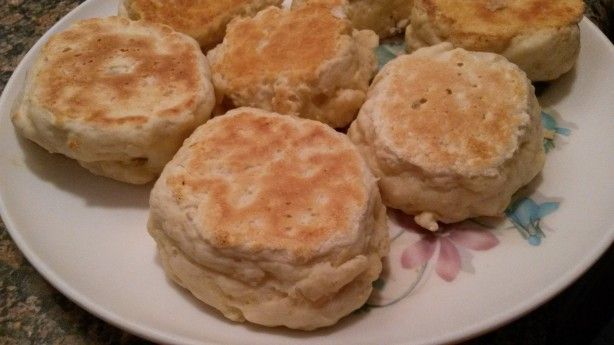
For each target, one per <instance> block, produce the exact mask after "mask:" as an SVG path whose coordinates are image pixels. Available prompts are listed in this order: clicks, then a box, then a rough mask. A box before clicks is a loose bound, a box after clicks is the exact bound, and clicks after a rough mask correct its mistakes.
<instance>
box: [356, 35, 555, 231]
mask: <svg viewBox="0 0 614 345" xmlns="http://www.w3.org/2000/svg"><path fill="white" fill-rule="evenodd" d="M348 135H349V137H350V139H351V140H352V141H353V142H354V143H355V144H356V145H358V147H359V149H360V150H361V152H362V154H363V156H364V157H365V158H366V160H367V162H368V164H369V166H370V167H371V169H372V171H373V172H374V174H375V176H376V177H378V178H379V187H380V191H381V194H382V199H383V201H384V204H385V205H386V206H389V207H392V208H396V209H399V210H402V211H403V212H405V213H407V214H410V215H415V220H416V222H417V223H418V224H420V225H422V226H423V227H425V228H428V229H430V230H436V229H437V228H438V225H437V222H436V221H442V222H444V223H452V222H459V221H462V220H464V219H467V218H470V217H478V216H500V215H502V213H503V211H504V210H505V208H506V207H507V206H508V204H509V203H510V200H511V197H512V194H514V193H515V192H516V191H517V190H518V189H519V188H520V187H522V186H524V185H525V184H527V183H528V182H530V181H531V180H532V179H533V178H534V177H535V176H536V175H537V174H538V173H539V172H540V171H541V169H542V167H543V165H544V148H543V136H542V128H541V122H540V107H539V104H538V102H537V99H536V97H535V94H534V89H533V86H532V85H531V83H530V81H529V80H528V79H527V78H526V76H525V74H524V72H522V71H521V70H520V69H519V68H518V67H517V66H516V65H514V64H512V63H510V62H508V61H507V60H506V59H505V58H503V57H502V56H500V55H496V54H493V53H483V52H469V51H466V50H463V49H461V48H457V49H452V45H451V44H449V43H442V44H440V45H437V46H433V47H428V48H422V49H419V50H417V51H416V52H415V53H413V54H410V55H402V56H400V57H397V58H396V59H394V60H392V61H391V62H389V63H388V64H386V65H385V66H384V68H383V69H382V70H381V71H380V72H379V73H378V75H377V76H376V77H375V79H374V81H373V84H372V85H371V88H370V90H369V95H368V98H367V101H366V102H365V104H364V105H363V107H362V108H361V110H360V113H359V115H358V118H357V119H356V121H355V122H354V123H352V125H351V126H350V129H349V132H348Z"/></svg>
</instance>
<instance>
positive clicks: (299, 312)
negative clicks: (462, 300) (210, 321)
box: [148, 108, 388, 330]
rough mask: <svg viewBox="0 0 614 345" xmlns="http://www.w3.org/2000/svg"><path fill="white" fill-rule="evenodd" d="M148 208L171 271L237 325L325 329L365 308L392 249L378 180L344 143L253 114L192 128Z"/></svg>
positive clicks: (302, 125)
mask: <svg viewBox="0 0 614 345" xmlns="http://www.w3.org/2000/svg"><path fill="white" fill-rule="evenodd" d="M150 206H151V213H150V219H149V225H148V228H149V232H150V233H151V235H152V236H153V237H154V239H155V240H156V242H157V243H158V248H159V251H160V255H161V257H162V261H163V263H164V268H165V270H166V272H167V273H168V275H169V276H170V277H171V278H172V279H173V280H174V281H176V282H177V283H178V284H180V285H181V286H183V287H185V288H186V289H188V290H190V291H191V292H192V293H193V294H194V295H195V296H196V297H197V298H199V299H200V300H202V301H203V302H205V303H207V304H209V305H211V306H213V307H214V308H216V309H218V310H220V311H221V312H222V313H223V314H224V316H226V317H227V318H229V319H231V320H234V321H244V320H247V321H250V322H253V323H257V324H261V325H265V326H286V327H290V328H297V329H305V330H310V329H314V328H318V327H323V326H328V325H332V324H334V323H336V322H337V320H339V319H340V318H341V317H343V316H345V315H347V314H349V313H350V312H351V311H353V310H355V309H357V308H359V307H360V306H362V305H363V304H364V303H365V301H366V300H367V298H368V297H369V295H370V292H371V290H372V287H371V283H372V282H373V281H374V280H375V279H377V277H378V276H379V273H380V271H381V268H382V264H381V258H382V256H384V255H385V254H386V253H387V250H388V232H387V227H386V217H385V213H386V212H385V208H384V206H383V205H382V203H381V200H380V196H379V191H378V189H377V183H376V181H375V178H374V177H373V175H372V174H371V173H370V171H369V168H368V167H367V165H366V164H365V162H364V160H363V158H362V157H361V156H360V153H359V152H358V150H357V149H356V147H354V145H352V143H351V142H350V141H349V140H348V139H347V137H346V136H345V135H343V134H341V133H338V132H335V131H334V130H333V129H331V128H330V127H328V126H326V125H324V124H322V123H319V122H316V121H311V120H305V119H300V118H297V117H293V116H283V115H279V114H275V113H270V112H267V111H264V110H260V109H255V108H239V109H235V110H232V111H230V112H229V113H228V114H225V115H223V116H219V117H216V118H214V119H212V120H211V121H209V122H208V123H206V124H205V125H203V126H201V127H199V128H198V129H197V130H196V131H195V132H194V134H192V136H190V138H188V139H187V140H186V142H185V144H184V145H183V147H182V148H181V149H180V150H179V152H178V153H177V155H176V156H175V157H174V158H173V160H172V161H171V162H170V163H169V164H168V165H167V166H166V167H165V168H164V172H163V173H162V175H161V176H160V178H159V179H158V181H157V182H156V185H155V186H154V188H153V191H152V192H151V199H150Z"/></svg>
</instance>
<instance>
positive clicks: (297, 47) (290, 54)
mask: <svg viewBox="0 0 614 345" xmlns="http://www.w3.org/2000/svg"><path fill="white" fill-rule="evenodd" d="M334 12H335V11H332V10H331V9H330V8H329V7H327V6H318V5H313V6H304V7H301V8H299V9H296V10H292V11H289V10H281V9H278V8H275V7H269V8H267V9H266V10H263V11H261V12H259V13H258V14H257V15H256V16H255V17H253V18H240V19H235V20H234V21H232V22H231V23H230V24H229V25H228V30H227V34H226V37H225V38H224V42H223V43H221V44H220V45H218V46H217V47H216V48H215V49H213V50H211V51H209V53H208V54H207V57H208V58H209V61H210V62H211V69H212V72H213V84H214V86H215V89H216V94H217V95H218V101H219V102H228V103H231V104H232V105H233V106H252V107H257V108H262V109H267V110H271V111H275V112H278V113H281V114H292V115H299V116H301V117H304V118H309V119H314V120H318V121H321V122H324V123H327V124H329V125H331V126H333V127H345V126H347V125H349V123H350V122H351V121H352V120H353V119H354V118H355V117H356V114H357V113H358V109H359V108H360V106H361V105H362V103H363V102H364V100H365V97H366V91H367V88H368V85H369V80H370V79H371V77H372V76H373V74H374V73H375V69H376V58H375V53H374V48H375V47H376V46H377V44H378V38H377V35H376V34H375V33H373V32H372V31H368V30H362V31H355V30H354V31H352V28H351V25H350V23H349V22H348V21H347V20H345V19H342V18H339V17H338V16H336V14H335V13H334Z"/></svg>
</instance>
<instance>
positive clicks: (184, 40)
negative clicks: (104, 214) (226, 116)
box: [12, 17, 215, 184]
mask: <svg viewBox="0 0 614 345" xmlns="http://www.w3.org/2000/svg"><path fill="white" fill-rule="evenodd" d="M209 77H210V72H209V67H208V64H207V60H206V58H205V56H204V55H203V54H202V53H201V51H200V48H199V47H198V44H197V43H196V42H195V41H194V40H193V39H192V38H190V37H189V36H186V35H184V34H181V33H178V32H175V31H173V30H172V29H171V28H170V27H168V26H162V25H158V24H151V23H144V22H134V21H130V20H128V19H126V18H119V17H109V18H98V19H89V20H84V21H80V22H77V23H75V24H73V25H72V26H70V27H69V28H68V29H67V30H65V31H64V32H61V33H59V34H56V35H54V36H52V37H51V38H50V39H49V41H48V42H47V43H46V44H45V46H44V47H43V48H42V51H41V53H40V55H39V57H38V59H37V60H36V62H35V63H34V65H33V67H32V69H31V70H30V71H29V75H28V79H27V81H26V86H25V90H24V96H23V99H22V100H21V103H20V104H19V105H18V107H17V110H16V112H15V113H13V115H12V120H13V123H14V125H15V128H16V129H17V131H18V133H19V134H21V135H23V136H24V137H26V138H28V139H30V140H32V141H34V142H35V143H37V144H39V145H40V146H42V147H44V148H45V149H47V150H48V151H50V152H53V153H61V154H63V155H66V156H68V157H70V158H73V159H76V160H77V161H78V162H79V164H81V165H82V166H83V167H85V168H86V169H88V170H90V171H91V172H93V173H94V174H98V175H102V176H107V177H110V178H113V179H116V180H119V181H124V182H129V183H137V184H140V183H146V182H148V181H151V180H153V179H154V178H155V177H156V176H157V175H158V174H159V173H160V172H161V171H162V168H163V167H164V165H165V164H166V163H167V162H168V161H169V160H170V159H171V158H172V156H173V155H174V153H175V152H176V151H177V149H179V147H180V146H181V143H182V141H183V140H184V139H185V138H186V137H187V136H188V135H189V134H190V133H191V132H192V130H193V129H194V128H196V127H197V126H198V125H200V124H202V123H203V122H205V121H206V120H207V119H208V118H209V116H210V113H211V109H212V108H213V105H214V103H215V99H214V93H213V86H212V85H211V82H210V80H209Z"/></svg>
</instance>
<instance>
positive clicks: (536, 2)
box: [406, 0, 584, 81]
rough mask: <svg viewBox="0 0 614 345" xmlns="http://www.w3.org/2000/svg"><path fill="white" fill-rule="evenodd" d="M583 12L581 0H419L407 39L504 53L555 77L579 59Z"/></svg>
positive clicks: (541, 76)
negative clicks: (447, 43)
mask: <svg viewBox="0 0 614 345" xmlns="http://www.w3.org/2000/svg"><path fill="white" fill-rule="evenodd" d="M583 13H584V2H582V1H580V0H519V1H509V0H477V1H450V0H416V1H415V2H414V8H413V10H412V19H411V24H410V25H409V26H408V28H407V31H406V42H407V46H408V47H409V48H410V49H412V50H414V49H418V48H420V47H424V46H428V45H433V44H437V43H440V42H443V41H446V42H450V43H452V44H453V45H454V46H455V47H461V48H464V49H468V50H474V51H488V52H494V53H498V54H502V55H504V56H505V57H507V58H508V59H509V60H510V61H512V62H514V63H516V64H518V65H519V66H520V67H521V68H522V69H523V70H524V71H525V72H526V73H527V75H528V77H529V79H531V80H533V81H540V80H552V79H556V78H558V77H559V76H560V75H561V74H563V73H565V72H567V71H569V70H570V69H571V68H572V67H573V65H574V63H575V60H576V59H577V55H578V52H579V48H580V41H579V29H578V25H577V24H578V22H579V21H580V20H581V19H582V15H583Z"/></svg>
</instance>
